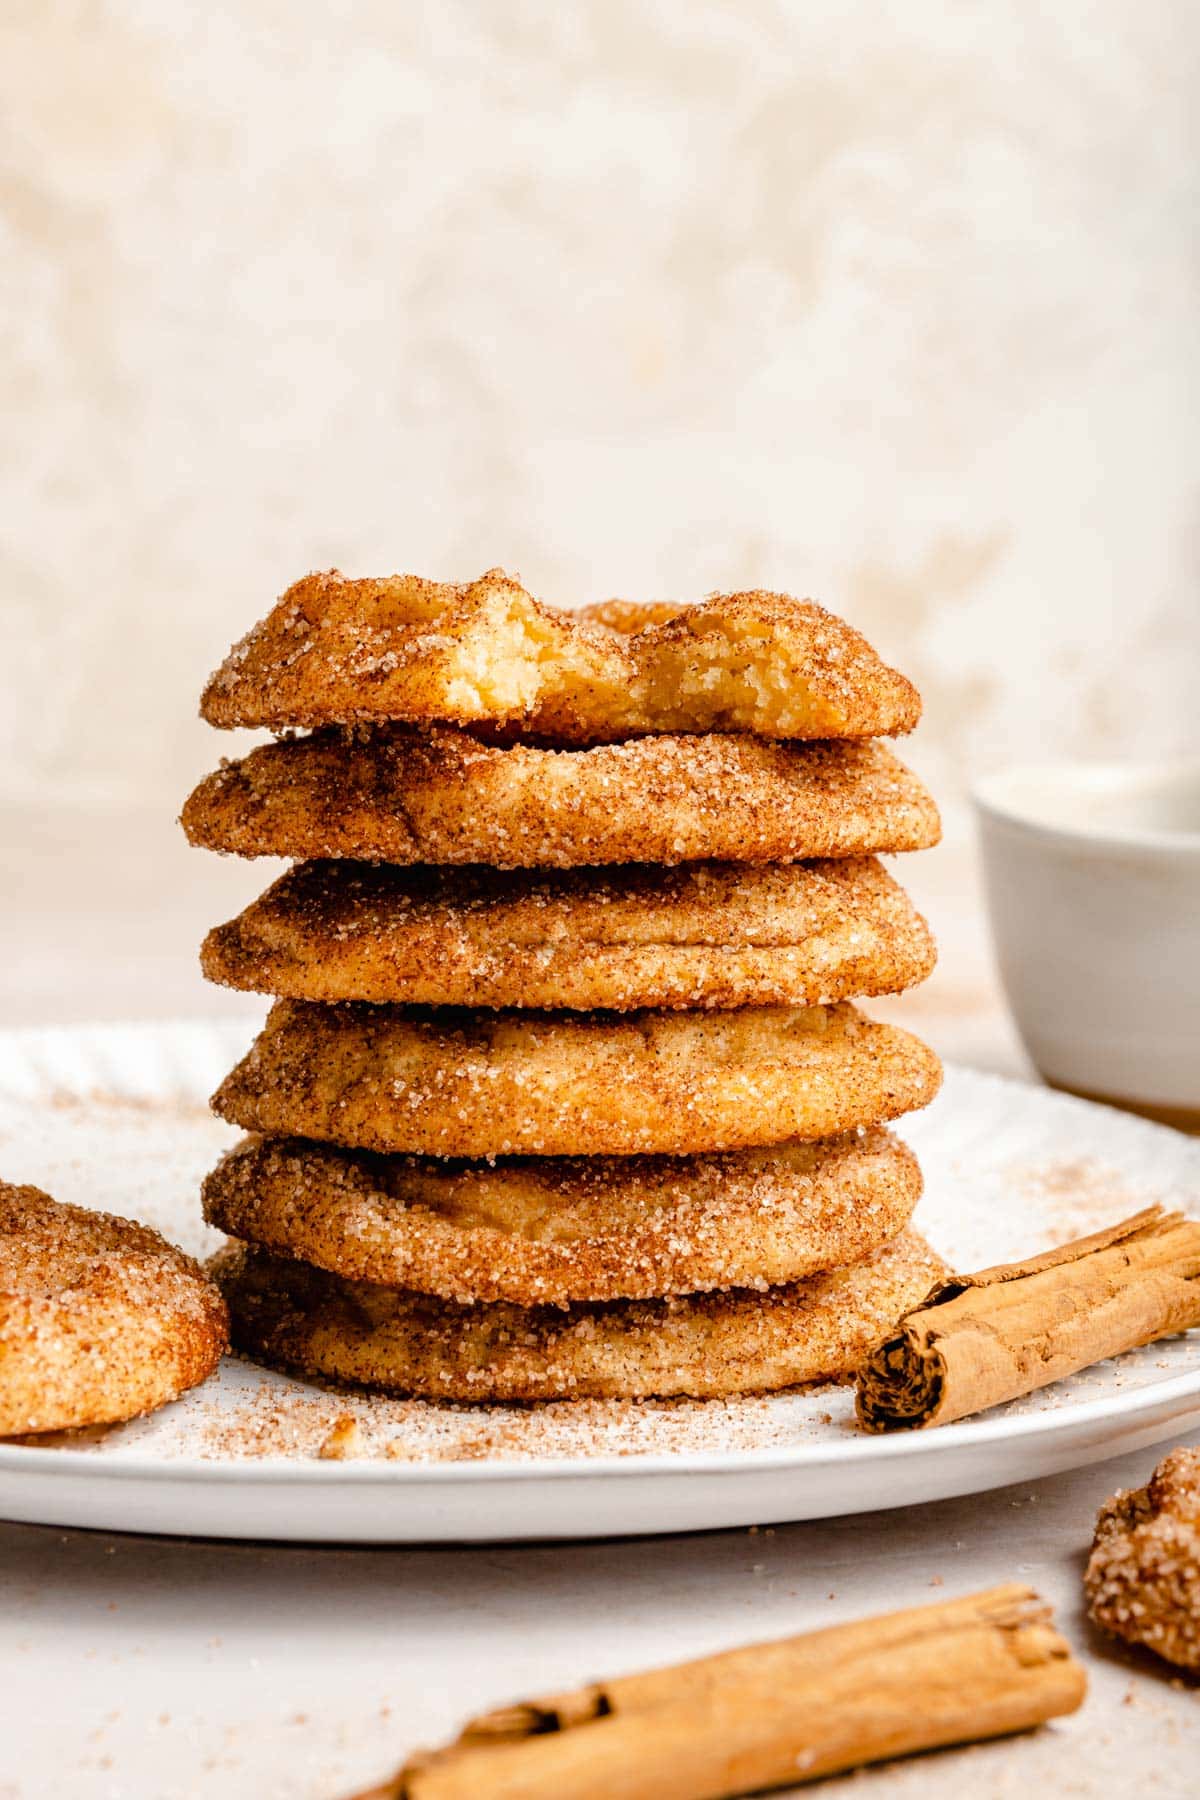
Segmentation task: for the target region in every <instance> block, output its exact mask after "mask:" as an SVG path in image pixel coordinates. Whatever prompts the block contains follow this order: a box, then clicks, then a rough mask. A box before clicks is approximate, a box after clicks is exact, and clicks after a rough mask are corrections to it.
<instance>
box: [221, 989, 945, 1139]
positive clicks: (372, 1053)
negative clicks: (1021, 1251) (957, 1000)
mask: <svg viewBox="0 0 1200 1800" xmlns="http://www.w3.org/2000/svg"><path fill="white" fill-rule="evenodd" d="M940 1081H941V1066H940V1064H939V1062H938V1059H937V1057H936V1056H935V1055H934V1053H933V1051H932V1050H930V1049H928V1048H927V1047H926V1046H925V1045H924V1044H922V1043H921V1042H920V1041H919V1040H918V1039H917V1038H914V1037H911V1036H910V1035H909V1033H908V1032H906V1031H900V1030H898V1029H897V1028H896V1027H895V1026H890V1025H880V1024H875V1023H873V1022H872V1021H871V1020H869V1019H867V1018H865V1017H864V1016H863V1015H862V1014H861V1013H859V1012H857V1011H856V1010H855V1008H854V1007H852V1006H850V1005H849V1004H847V1003H845V1002H842V1003H841V1004H839V1005H837V1006H833V1007H828V1008H823V1007H807V1008H788V1007H744V1008H741V1009H740V1010H738V1011H736V1012H706V1013H683V1012H635V1013H593V1014H586V1015H579V1014H572V1013H565V1014H564V1013H540V1012H472V1011H467V1010H463V1011H457V1010H453V1009H446V1010H445V1011H431V1012H428V1013H425V1012H422V1011H419V1010H415V1009H412V1010H410V1009H406V1008H398V1007H396V1008H394V1007H387V1006H375V1007H373V1006H366V1005H357V1004H347V1005H341V1006H322V1005H318V1004H315V1003H311V1002H307V1001H300V1000H280V1001H277V1002H276V1004H275V1006H274V1007H273V1008H272V1010H271V1013H270V1015H269V1017H268V1019H267V1022H266V1025H265V1026H264V1028H263V1030H262V1032H261V1034H260V1035H259V1037H258V1038H257V1039H256V1041H255V1043H254V1044H253V1045H252V1046H251V1049H250V1050H249V1052H248V1053H247V1055H246V1056H245V1057H244V1058H243V1059H242V1061H241V1062H240V1063H239V1064H238V1065H237V1067H236V1068H235V1069H234V1070H233V1071H232V1072H231V1073H230V1074H229V1075H228V1076H227V1077H226V1079H225V1081H224V1082H223V1083H222V1085H221V1087H220V1088H219V1089H218V1090H217V1093H216V1094H215V1095H214V1097H213V1106H214V1108H215V1110H216V1111H217V1112H218V1113H220V1114H221V1116H222V1117H223V1118H226V1119H228V1120H230V1121H231V1122H232V1123H233V1124H236V1125H240V1126H242V1127H243V1128H244V1129H245V1130H248V1131H256V1132H261V1133H263V1134H264V1135H266V1136H284V1137H307V1138H316V1139H319V1140H321V1141H323V1142H330V1143H337V1144H342V1145H345V1146H348V1147H354V1148H360V1149H368V1150H383V1151H402V1152H407V1153H416V1154H424V1155H434V1156H465V1157H486V1156H504V1155H530V1156H601V1155H610V1156H631V1155H639V1154H643V1153H649V1154H656V1153H666V1154H688V1153H692V1152H696V1151H706V1150H726V1149H737V1148H740V1147H743V1146H750V1145H755V1144H778V1143H783V1142H786V1141H787V1140H789V1139H792V1138H803V1139H813V1138H822V1137H831V1136H835V1135H836V1134H838V1133H840V1132H844V1131H850V1130H854V1129H856V1128H857V1127H858V1126H860V1125H876V1124H879V1123H881V1122H882V1121H884V1120H886V1119H892V1118H896V1117H898V1116H899V1115H900V1114H901V1113H905V1112H910V1111H912V1110H913V1109H914V1108H915V1107H919V1106H924V1105H926V1104H927V1102H928V1101H930V1100H931V1099H932V1098H933V1096H934V1094H935V1093H936V1092H937V1089H938V1086H939V1083H940Z"/></svg>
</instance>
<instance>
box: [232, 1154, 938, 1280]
mask: <svg viewBox="0 0 1200 1800" xmlns="http://www.w3.org/2000/svg"><path fill="white" fill-rule="evenodd" d="M920 1192H921V1176H920V1171H919V1169H918V1167H917V1161H916V1158H915V1157H914V1156H913V1154H912V1152H911V1151H910V1150H909V1149H908V1148H907V1147H906V1146H905V1145H904V1144H902V1143H900V1141H899V1140H898V1139H897V1138H894V1137H892V1136H891V1134H890V1133H888V1132H886V1131H880V1130H871V1131H866V1132H862V1133H850V1134H848V1135H847V1136H845V1137H840V1138H832V1139H830V1140H828V1141H826V1142H824V1143H817V1144H783V1145H780V1146H779V1147H778V1148H775V1149H769V1150H728V1151H725V1152H723V1153H717V1154H712V1155H708V1156H693V1157H688V1156H640V1157H639V1156H634V1157H611V1156H590V1157H563V1158H553V1157H551V1158H538V1157H526V1158H507V1159H503V1160H501V1161H498V1162H495V1163H486V1162H482V1163H462V1162H458V1163H454V1162H442V1161H436V1160H430V1159H422V1158H419V1157H408V1156H379V1155H372V1154H371V1153H369V1152H367V1151H362V1150H358V1151H355V1150H338V1149H334V1148H331V1147H329V1146H328V1145H323V1144H313V1143H306V1142H304V1141H303V1140H301V1139H285V1140H283V1141H280V1140H278V1139H270V1138H258V1137H254V1138H247V1139H245V1140H244V1141H243V1142H242V1143H241V1144H239V1145H238V1146H237V1147H236V1148H235V1149H233V1150H231V1151H230V1152H229V1153H228V1154H227V1155H226V1156H225V1158H224V1159H223V1160H222V1161H221V1162H220V1163H219V1164H218V1166H217V1168H215V1169H214V1170H213V1172H212V1174H211V1175H210V1176H209V1177H208V1179H207V1181H206V1182H205V1184H204V1214H205V1217H206V1218H207V1220H208V1222H209V1224H210V1225H216V1226H218V1227H219V1228H220V1229H221V1230H222V1231H225V1232H228V1233H229V1235H230V1236H231V1237H235V1238H243V1239H247V1240H249V1241H250V1242H252V1243H254V1244H257V1245H260V1246H262V1247H263V1248H265V1249H268V1250H273V1251H275V1252H277V1253H279V1254H281V1255H291V1256H296V1257H300V1258H301V1259H302V1260H303V1261H305V1262H310V1263H315V1264H317V1266H318V1267H320V1268H322V1269H328V1270H329V1271H330V1272H331V1273H333V1274H336V1275H343V1276H346V1277H348V1278H351V1279H354V1280H360V1281H372V1282H377V1283H379V1284H381V1285H382V1286H385V1287H408V1288H416V1289H418V1290H419V1291H420V1292H421V1293H426V1294H439V1295H441V1296H442V1297H443V1298H444V1299H448V1300H459V1301H462V1302H464V1303H468V1302H471V1301H477V1300H489V1301H490V1300H510V1301H514V1302H516V1303H517V1304H519V1305H522V1306H532V1305H536V1304H539V1303H541V1302H551V1303H553V1304H555V1305H561V1304H564V1303H566V1302H568V1301H573V1300H613V1299H620V1298H635V1299H640V1298H644V1297H647V1296H650V1295H661V1294H688V1293H696V1292H700V1291H701V1290H704V1289H709V1288H728V1287H744V1288H751V1287H754V1288H764V1287H768V1286H773V1285H777V1284H778V1283H780V1282H788V1281H797V1280H800V1279H801V1278H803V1277H805V1276H807V1275H811V1274H813V1273H814V1272H815V1271H817V1270H819V1269H831V1268H834V1267H836V1266H839V1265H841V1264H843V1263H850V1262H859V1261H861V1260H862V1258H864V1257H866V1256H870V1255H871V1254H872V1253H873V1252H874V1251H876V1250H878V1249H879V1248H880V1246H881V1245H882V1244H884V1243H885V1242H887V1241H888V1240H889V1239H890V1238H893V1237H895V1236H896V1234H897V1233H898V1232H899V1231H901V1230H902V1229H903V1227H904V1226H905V1225H906V1224H907V1223H908V1221H909V1218H910V1217H911V1215H912V1211H913V1208H914V1207H915V1205H916V1203H917V1200H918V1198H919V1196H920Z"/></svg>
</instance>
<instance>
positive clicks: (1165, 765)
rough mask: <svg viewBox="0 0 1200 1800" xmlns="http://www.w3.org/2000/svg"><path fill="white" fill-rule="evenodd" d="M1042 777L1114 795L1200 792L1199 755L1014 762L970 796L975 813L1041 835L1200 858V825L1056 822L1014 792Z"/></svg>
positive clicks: (1053, 839) (975, 784)
mask: <svg viewBox="0 0 1200 1800" xmlns="http://www.w3.org/2000/svg"><path fill="white" fill-rule="evenodd" d="M1038 781H1044V782H1047V783H1049V782H1054V783H1062V784H1071V783H1074V784H1075V787H1076V791H1077V792H1083V793H1086V792H1087V791H1089V790H1090V791H1091V792H1092V793H1095V794H1112V793H1117V792H1121V791H1124V792H1130V791H1134V792H1136V791H1138V790H1139V789H1140V790H1142V791H1146V790H1150V789H1153V788H1161V787H1163V786H1164V785H1167V784H1170V785H1180V784H1182V785H1184V786H1187V785H1194V786H1195V789H1196V793H1197V795H1198V796H1200V757H1192V756H1181V757H1169V758H1168V757H1164V758H1161V759H1159V760H1158V761H1155V762H1111V761H1110V762H1088V761H1082V760H1078V759H1076V760H1071V761H1051V760H1046V761H1043V762H1026V763H1010V764H1008V765H1006V766H1005V767H1004V768H1001V769H996V770H994V771H993V772H992V773H991V774H989V775H985V776H982V777H980V778H979V779H978V780H976V781H974V782H973V783H972V784H971V789H970V797H971V802H972V805H973V806H974V808H975V811H976V813H977V814H978V815H979V816H980V817H981V818H983V819H987V820H989V821H995V822H997V823H999V824H1002V825H1006V826H1009V827H1010V828H1013V829H1016V830H1019V831H1023V832H1026V833H1028V835H1029V836H1030V837H1033V838H1040V839H1041V840H1043V841H1044V842H1046V843H1053V842H1057V843H1060V844H1066V845H1071V846H1073V847H1075V848H1078V847H1079V846H1080V845H1084V844H1086V845H1088V846H1090V847H1092V848H1094V849H1104V850H1110V851H1113V852H1115V853H1119V852H1121V851H1130V850H1148V851H1154V852H1158V853H1161V854H1164V855H1170V856H1173V857H1176V858H1187V859H1188V860H1191V859H1192V858H1193V857H1194V858H1197V859H1200V828H1198V829H1197V830H1195V831H1187V830H1184V831H1163V830H1155V829H1153V828H1151V827H1145V828H1139V827H1137V826H1124V825H1120V826H1114V825H1089V824H1086V823H1082V822H1081V823H1078V824H1076V823H1073V822H1067V821H1062V822H1056V823H1053V824H1051V823H1050V822H1049V821H1048V820H1046V819H1044V818H1038V817H1036V816H1035V815H1034V814H1033V813H1032V812H1030V810H1029V809H1028V807H1027V806H1024V805H1023V804H1022V803H1021V801H1020V799H1019V798H1017V797H1015V795H1014V792H1013V790H1014V789H1017V790H1018V791H1019V790H1020V788H1021V787H1022V786H1023V785H1024V784H1026V783H1036V782H1038Z"/></svg>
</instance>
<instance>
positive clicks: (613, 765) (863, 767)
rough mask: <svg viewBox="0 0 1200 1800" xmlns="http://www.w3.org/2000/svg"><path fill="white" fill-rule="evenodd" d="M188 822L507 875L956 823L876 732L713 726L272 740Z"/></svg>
mask: <svg viewBox="0 0 1200 1800" xmlns="http://www.w3.org/2000/svg"><path fill="white" fill-rule="evenodd" d="M183 827H184V830H185V831H186V832H187V835H188V837H189V839H190V841H191V842H192V843H193V844H197V845H199V846H201V847H202V848H204V849H207V850H220V851H227V852H232V853H233V854H235V855H238V856H286V857H289V858H292V859H296V860H299V859H302V858H306V857H323V856H349V857H361V858H363V859H365V860H367V861H371V862H390V863H490V864H491V865H492V866H493V867H495V868H538V867H547V868H580V867H584V866H586V865H588V864H592V863H629V862H642V863H682V862H694V861H698V860H701V859H705V858H709V859H714V860H726V861H730V862H795V861H797V860H799V859H801V858H806V857H822V856H836V857H842V856H865V855H871V854H874V853H875V852H877V851H878V852H888V851H899V850H922V849H925V848H926V847H927V846H928V845H930V844H936V843H937V841H938V837H939V835H940V832H941V823H940V820H939V818H938V812H937V808H936V806H935V805H934V803H933V800H932V799H931V798H930V795H929V793H928V792H927V790H926V789H925V787H924V786H923V784H922V783H921V782H920V781H918V779H917V777H916V776H915V775H914V774H912V772H911V771H910V770H908V769H906V768H905V767H904V764H903V763H902V762H900V761H899V760H898V758H897V757H895V756H894V755H893V754H892V752H891V751H890V750H889V749H888V748H887V746H886V745H885V744H881V743H877V742H868V743H842V744H838V743H821V744H791V743H777V742H773V741H771V740H768V739H765V738H757V737H749V736H746V735H730V734H727V733H722V732H710V733H708V734H706V735H703V736H697V737H670V736H668V737H651V738H635V739H632V740H631V741H630V742H628V743H623V744H603V745H600V746H598V747H597V748H595V749H592V750H552V749H544V748H540V747H536V746H533V745H530V744H512V745H509V746H507V747H503V746H499V745H496V744H487V743H482V742H480V740H479V739H478V738H475V737H472V736H471V735H470V734H469V733H468V732H465V731H457V730H454V729H453V728H452V727H450V726H431V727H430V728H429V729H428V730H426V731H418V730H416V729H414V728H413V727H411V726H405V725H393V726H380V727H378V728H375V729H367V728H361V729H358V730H342V729H339V728H336V727H333V728H330V729H327V730H325V731H317V732H314V733H312V734H311V735H310V736H307V737H296V738H288V739H285V740H283V741H281V742H279V743H274V744H263V745H260V746H259V747H258V748H257V749H255V750H251V751H250V753H249V755H248V756H244V757H242V758H241V759H240V760H238V761H232V762H227V763H224V764H223V765H222V766H221V768H219V769H217V770H215V771H214V772H213V773H212V774H211V775H208V776H206V777H205V779H204V780H203V781H202V782H201V783H200V785H199V786H198V787H197V788H196V789H195V791H194V792H193V793H192V794H191V795H190V796H189V798H188V800H187V803H186V805H185V806H184V809H183Z"/></svg>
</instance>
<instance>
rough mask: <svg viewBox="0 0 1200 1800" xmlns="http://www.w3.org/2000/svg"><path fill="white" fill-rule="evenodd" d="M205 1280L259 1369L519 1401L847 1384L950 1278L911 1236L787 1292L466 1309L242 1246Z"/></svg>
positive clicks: (219, 1260) (436, 1395) (427, 1393)
mask: <svg viewBox="0 0 1200 1800" xmlns="http://www.w3.org/2000/svg"><path fill="white" fill-rule="evenodd" d="M212 1271H213V1274H214V1276H215V1277H216V1279H217V1280H218V1281H219V1282H220V1285H221V1287H222V1289H223V1291H224V1293H225V1296H226V1298H227V1300H228V1301H229V1308H230V1312H231V1314H232V1318H233V1339H234V1344H235V1345H236V1347H237V1348H238V1349H239V1350H242V1351H244V1352H245V1353H246V1354H247V1355H248V1356H250V1357H252V1358H254V1359H255V1360H258V1361H261V1362H265V1363H268V1364H271V1365H275V1366H278V1367H281V1368H285V1369H291V1370H294V1371H296V1372H297V1373H299V1374H303V1375H318V1376H325V1377H328V1378H331V1379H333V1380H338V1381H346V1382H353V1383H356V1384H361V1385H363V1386H367V1387H374V1388H382V1389H385V1390H387V1391H389V1392H392V1393H398V1394H408V1395H418V1396H424V1397H427V1398H429V1399H441V1400H477V1401H524V1400H560V1399H571V1398H584V1397H598V1398H638V1397H643V1396H651V1395H658V1396H668V1395H688V1396H691V1397H693V1398H696V1399H704V1398H717V1397H719V1396H721V1395H727V1394H742V1393H759V1392H765V1391H767V1390H770V1389H775V1388H783V1387H792V1386H795V1385H797V1384H798V1383H801V1382H809V1381H818V1380H825V1379H831V1378H835V1377H839V1376H845V1375H849V1374H851V1373H852V1372H853V1370H854V1369H855V1368H856V1367H857V1366H858V1364H859V1363H860V1362H861V1360H862V1358H863V1356H864V1355H865V1354H866V1352H867V1350H868V1349H869V1348H870V1346H871V1345H872V1344H873V1343H874V1342H875V1341H876V1340H877V1338H878V1337H879V1336H880V1335H881V1333H882V1332H883V1331H885V1330H886V1329H887V1327H888V1326H889V1325H890V1324H892V1323H893V1322H894V1320H895V1319H897V1318H898V1317H899V1316H900V1315H901V1314H902V1313H904V1312H907V1311H908V1310H909V1309H910V1308H911V1307H913V1306H915V1305H916V1304H918V1302H919V1301H920V1300H921V1299H923V1298H924V1296H925V1295H926V1294H927V1293H928V1291H929V1289H930V1288H931V1287H932V1285H933V1283H934V1282H935V1281H936V1280H937V1279H938V1277H939V1276H940V1275H941V1274H943V1273H944V1267H943V1264H942V1263H941V1262H940V1260H939V1259H938V1258H937V1257H936V1256H935V1255H934V1253H933V1252H932V1251H931V1250H930V1249H929V1247H928V1245H927V1244H926V1243H925V1242H924V1240H923V1239H921V1238H920V1237H918V1236H917V1235H916V1233H914V1232H911V1231H905V1232H904V1233H902V1235H901V1236H900V1237H898V1238H896V1239H895V1240H893V1242H892V1243H891V1244H889V1245H887V1246H886V1247H885V1248H884V1249H883V1250H881V1251H880V1252H879V1253H878V1254H877V1255H876V1256H874V1257H872V1258H871V1259H870V1260H868V1261H866V1262H860V1263H857V1264H855V1265H854V1266H853V1267H851V1268H847V1269H836V1270H833V1271H832V1272H830V1273H828V1274H823V1275H814V1276H813V1277H812V1278H811V1279H810V1280H808V1281H801V1282H796V1283H793V1284H791V1285H790V1286H785V1287H771V1288H767V1289H766V1290H765V1291H759V1290H749V1291H747V1290H744V1289H736V1290H732V1291H729V1292H724V1293H711V1294H689V1295H683V1296H675V1297H670V1298H666V1299H658V1300H618V1301H612V1302H609V1303H607V1304H604V1303H601V1304H597V1305H580V1306H571V1307H567V1308H565V1309H561V1308H558V1307H551V1306H537V1307H520V1306H509V1305H505V1304H502V1303H500V1304H496V1305H484V1306H459V1305H456V1304H455V1303H454V1302H453V1301H448V1300H439V1299H434V1298H432V1297H431V1296H429V1295H425V1294H415V1293H411V1292H408V1291H406V1290H403V1289H398V1288H387V1287H376V1286H374V1285H372V1284H370V1283H368V1282H362V1281H345V1280H343V1279H341V1278H340V1277H339V1276H336V1275H330V1274H327V1273H326V1272H325V1271H324V1270H321V1269H314V1268H312V1267H310V1266H309V1265H308V1264H307V1263H301V1262H295V1261H292V1260H291V1259H290V1258H279V1257H274V1256H271V1255H270V1254H269V1253H267V1252H265V1251H260V1250H253V1249H248V1248H246V1247H245V1246H244V1245H240V1244H233V1245H230V1246H229V1247H228V1248H227V1249H225V1250H223V1251H221V1252H219V1253H218V1255H217V1257H216V1258H215V1259H214V1261H213V1264H212Z"/></svg>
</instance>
